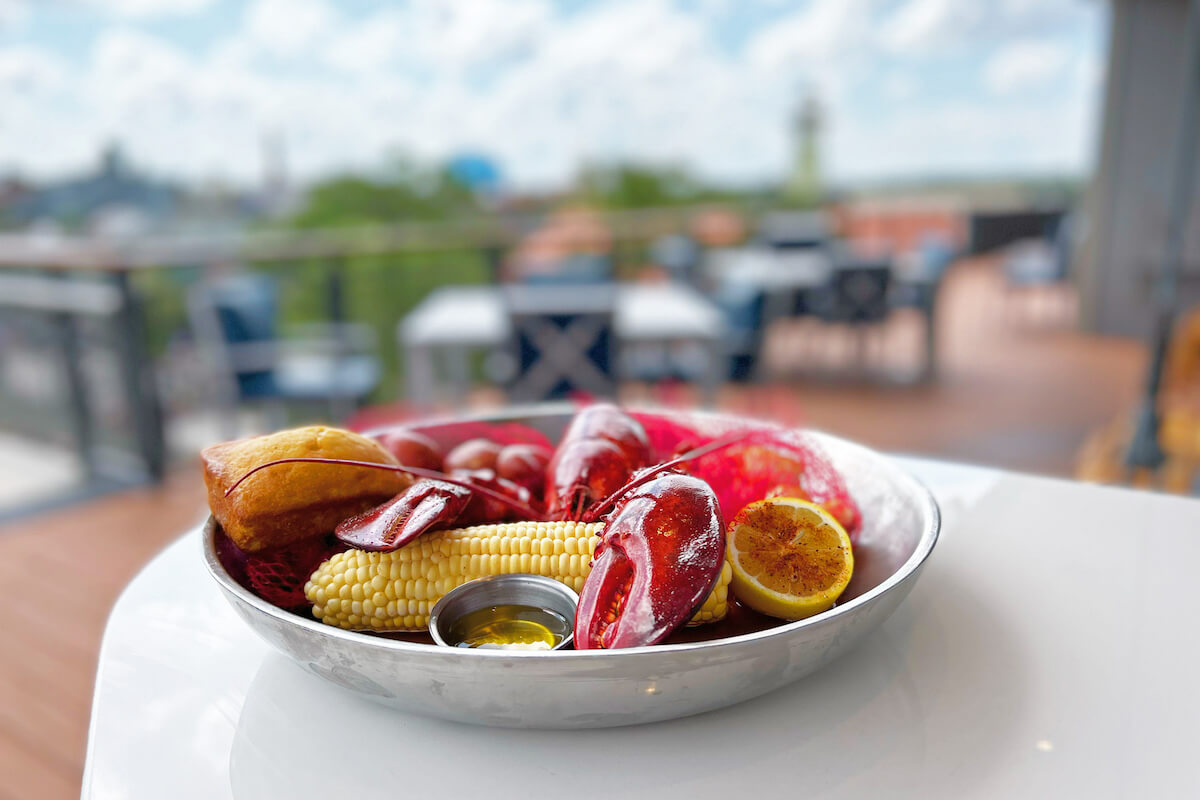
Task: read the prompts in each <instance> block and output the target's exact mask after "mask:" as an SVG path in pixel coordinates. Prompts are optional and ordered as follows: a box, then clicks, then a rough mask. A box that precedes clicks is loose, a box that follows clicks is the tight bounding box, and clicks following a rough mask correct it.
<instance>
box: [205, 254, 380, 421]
mask: <svg viewBox="0 0 1200 800" xmlns="http://www.w3.org/2000/svg"><path fill="white" fill-rule="evenodd" d="M188 314H189V317H190V318H191V324H192V331H193V334H194V336H195V341H196V344H197V347H198V349H199V351H200V354H201V356H202V357H203V358H204V359H205V360H206V361H207V362H208V368H209V371H210V374H211V381H210V384H209V390H210V391H211V392H212V393H213V394H214V399H215V400H216V405H217V406H218V408H219V409H220V410H221V412H222V419H223V420H224V422H225V424H226V426H227V432H233V433H234V434H235V433H236V413H235V412H236V410H237V408H238V406H240V405H243V404H253V405H260V406H262V407H263V408H265V410H266V411H267V413H268V415H270V417H271V418H272V419H271V421H270V424H271V425H273V426H281V425H283V424H286V423H287V421H288V420H287V407H288V406H289V405H294V404H317V405H322V406H324V407H325V409H327V412H328V414H329V415H330V417H331V418H332V419H334V420H338V419H342V418H344V417H346V416H348V415H349V414H350V413H351V412H353V411H354V410H355V409H356V408H357V407H358V406H359V405H360V404H361V403H362V401H363V400H365V399H366V397H367V396H368V395H370V393H371V392H372V391H374V389H375V387H376V386H377V385H378V384H379V379H380V375H381V369H380V365H379V358H378V356H377V355H376V351H377V342H376V339H375V335H374V332H373V331H371V329H370V328H368V327H367V326H365V325H360V324H354V323H319V322H318V323H309V324H306V325H301V326H291V327H290V328H289V329H288V330H287V331H286V335H284V332H283V331H281V330H280V325H279V287H278V285H277V284H276V283H275V281H274V280H272V279H271V278H270V277H268V276H266V275H262V274H249V273H248V274H241V275H235V276H231V277H227V278H223V279H221V280H217V281H212V282H204V283H201V284H198V285H196V286H194V287H192V289H191V290H190V291H189V293H188Z"/></svg>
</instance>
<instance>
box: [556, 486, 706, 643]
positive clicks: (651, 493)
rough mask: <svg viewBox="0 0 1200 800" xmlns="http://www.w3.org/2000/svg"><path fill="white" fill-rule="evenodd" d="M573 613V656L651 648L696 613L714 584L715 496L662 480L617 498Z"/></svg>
mask: <svg viewBox="0 0 1200 800" xmlns="http://www.w3.org/2000/svg"><path fill="white" fill-rule="evenodd" d="M600 537H601V538H600V543H599V544H598V545H596V552H595V558H594V560H593V562H592V570H591V572H590V573H589V574H588V578H587V580H586V581H585V582H584V584H583V591H582V592H580V595H579V606H578V608H577V609H576V613H575V649H577V650H587V649H592V648H615V647H639V646H642V645H651V644H658V643H659V642H661V641H662V640H663V639H665V638H666V637H667V636H668V635H669V634H670V633H671V632H672V631H674V630H675V629H676V628H678V627H679V626H680V625H683V624H684V623H685V622H687V621H688V620H689V619H691V618H692V616H693V615H694V614H695V613H696V610H697V609H699V608H700V606H701V605H703V603H704V600H705V598H706V597H708V595H709V592H711V591H712V589H713V586H715V585H716V583H717V580H718V579H719V578H720V576H721V569H722V567H723V565H724V562H725V536H724V535H723V531H722V528H721V511H720V509H719V508H718V506H717V498H716V495H715V494H713V491H712V489H710V488H709V486H708V484H706V483H705V482H704V481H702V480H699V479H697V478H693V477H691V476H690V475H680V474H678V473H664V474H663V475H661V476H659V477H657V478H654V479H652V480H650V481H648V482H646V483H644V484H642V485H640V486H637V487H636V488H634V489H632V490H631V491H630V492H629V494H628V495H626V496H625V497H624V498H622V500H621V502H620V503H619V504H618V506H617V508H616V510H615V511H614V512H613V514H612V516H611V517H610V518H609V520H608V522H607V523H605V526H604V530H603V532H602V533H601V535H600Z"/></svg>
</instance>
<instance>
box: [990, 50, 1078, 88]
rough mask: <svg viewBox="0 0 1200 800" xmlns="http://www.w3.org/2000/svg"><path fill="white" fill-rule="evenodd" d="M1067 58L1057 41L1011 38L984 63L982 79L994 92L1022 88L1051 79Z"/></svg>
mask: <svg viewBox="0 0 1200 800" xmlns="http://www.w3.org/2000/svg"><path fill="white" fill-rule="evenodd" d="M1069 60H1070V55H1069V53H1068V51H1067V49H1066V48H1065V47H1064V46H1063V45H1061V44H1059V43H1058V42H1052V41H1036V40H1026V41H1020V42H1014V43H1013V44H1010V45H1007V46H1006V47H1004V48H1003V49H1002V50H1000V51H999V52H998V53H996V54H995V55H994V56H992V57H991V58H989V59H988V60H987V63H985V64H984V67H983V78H984V83H985V84H986V85H987V87H988V88H989V89H991V90H992V91H993V92H996V93H997V94H1011V93H1015V92H1021V91H1023V90H1026V89H1029V88H1031V87H1036V86H1037V85H1039V84H1043V83H1045V82H1046V81H1049V80H1052V79H1054V78H1055V77H1057V76H1058V75H1059V74H1061V72H1062V71H1063V68H1064V67H1066V66H1067V62H1068V61H1069Z"/></svg>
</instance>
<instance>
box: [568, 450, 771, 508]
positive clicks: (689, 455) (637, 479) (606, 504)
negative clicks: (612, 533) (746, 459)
mask: <svg viewBox="0 0 1200 800" xmlns="http://www.w3.org/2000/svg"><path fill="white" fill-rule="evenodd" d="M750 435H751V432H749V431H743V432H741V433H731V434H729V435H728V436H723V437H722V438H720V439H717V440H715V441H712V442H709V443H708V444H706V445H701V446H700V447H695V448H692V449H691V450H688V451H687V452H686V453H684V454H683V455H681V456H676V457H675V458H673V459H671V460H670V461H668V462H666V463H665V464H659V465H658V466H655V467H650V468H648V469H646V470H645V471H644V472H642V473H640V474H638V475H635V476H634V477H633V478H631V479H630V480H629V482H628V483H626V484H625V485H624V486H622V487H621V488H620V489H617V490H616V491H615V492H613V493H612V494H610V495H609V496H608V497H606V498H605V499H604V500H603V501H601V502H599V503H597V504H596V505H594V506H592V507H591V508H590V509H588V511H587V513H586V514H584V515H583V518H582V519H581V520H580V521H581V522H595V521H596V520H597V519H598V518H599V517H600V515H601V514H603V513H604V512H606V511H608V510H609V509H610V508H612V506H613V504H615V503H616V502H617V499H618V498H620V497H622V496H624V495H625V493H626V492H628V491H629V490H631V489H636V488H637V487H639V486H641V485H642V484H643V483H646V482H647V481H649V480H651V479H652V478H654V477H655V476H656V475H658V474H659V473H661V472H665V471H666V470H669V469H671V468H673V467H677V466H679V465H680V464H682V463H684V462H685V461H691V460H692V459H695V458H699V457H700V456H706V455H708V454H709V453H712V452H714V451H717V450H721V449H723V448H726V447H729V445H731V444H737V443H738V442H740V441H742V440H744V439H746V438H748V437H749V436H750Z"/></svg>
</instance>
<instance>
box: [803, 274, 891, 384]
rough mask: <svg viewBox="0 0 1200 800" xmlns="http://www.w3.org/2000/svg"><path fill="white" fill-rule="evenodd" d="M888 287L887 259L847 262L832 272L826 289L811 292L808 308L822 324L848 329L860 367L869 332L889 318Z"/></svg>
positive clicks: (889, 288)
mask: <svg viewBox="0 0 1200 800" xmlns="http://www.w3.org/2000/svg"><path fill="white" fill-rule="evenodd" d="M891 285H892V265H891V262H890V260H882V261H874V260H849V261H843V263H842V264H841V265H839V266H838V268H837V269H835V270H834V272H833V274H832V276H831V277H830V283H829V285H828V286H826V287H823V288H822V289H821V290H820V291H817V292H814V293H813V296H812V306H811V308H812V311H813V313H814V314H815V315H816V316H817V317H818V318H819V319H820V320H821V321H822V322H825V323H828V324H832V325H840V326H848V327H849V329H850V332H851V334H852V335H853V337H854V349H855V359H856V361H857V364H858V366H860V367H861V366H862V364H863V362H864V361H865V357H866V344H867V340H866V337H867V335H868V333H869V332H870V331H871V329H872V328H876V327H878V326H879V325H881V324H882V323H883V322H885V321H886V320H887V318H888V314H889V312H890V305H889V300H888V296H889V292H890V290H891Z"/></svg>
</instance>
